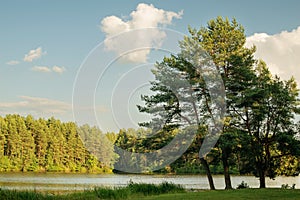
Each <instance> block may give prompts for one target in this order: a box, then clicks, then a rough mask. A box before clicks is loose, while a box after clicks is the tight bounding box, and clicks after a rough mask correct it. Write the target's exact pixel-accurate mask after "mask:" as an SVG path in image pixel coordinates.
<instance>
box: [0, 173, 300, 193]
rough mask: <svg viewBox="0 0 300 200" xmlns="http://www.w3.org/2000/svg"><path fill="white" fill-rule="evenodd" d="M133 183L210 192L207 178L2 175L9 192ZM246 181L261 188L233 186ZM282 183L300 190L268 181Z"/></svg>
mask: <svg viewBox="0 0 300 200" xmlns="http://www.w3.org/2000/svg"><path fill="white" fill-rule="evenodd" d="M130 180H132V181H133V182H137V183H155V184H157V183H161V182H165V181H167V182H172V183H175V184H181V185H183V186H184V187H185V188H188V189H191V188H194V189H208V182H207V178H206V176H202V175H96V174H57V173H47V174H43V173H0V187H1V188H8V189H30V190H34V189H36V190H60V191H63V190H84V189H91V188H93V187H95V186H109V187H114V186H125V185H126V184H127V183H128V182H129V181H130ZM214 181H215V186H216V188H217V189H224V187H225V185H224V178H223V176H214ZM242 181H245V182H246V183H247V184H248V185H250V187H252V188H256V187H258V186H259V181H258V179H257V178H255V177H253V176H232V185H233V187H236V186H237V185H238V184H240V183H241V182H242ZM282 184H289V185H290V186H291V185H293V184H296V188H297V189H299V188H300V177H277V178H276V180H270V179H267V187H278V188H280V187H281V185H282Z"/></svg>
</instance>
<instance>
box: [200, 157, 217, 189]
mask: <svg viewBox="0 0 300 200" xmlns="http://www.w3.org/2000/svg"><path fill="white" fill-rule="evenodd" d="M200 161H201V163H202V165H203V166H204V169H205V171H206V175H207V179H208V183H209V187H210V189H211V190H215V189H216V188H215V185H214V180H213V177H212V175H211V172H210V169H209V166H208V163H207V161H206V160H205V159H204V158H200Z"/></svg>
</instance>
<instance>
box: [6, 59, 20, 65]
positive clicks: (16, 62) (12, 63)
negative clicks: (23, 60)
mask: <svg viewBox="0 0 300 200" xmlns="http://www.w3.org/2000/svg"><path fill="white" fill-rule="evenodd" d="M19 63H20V62H19V61H17V60H11V61H8V62H7V63H6V64H7V65H17V64H19Z"/></svg>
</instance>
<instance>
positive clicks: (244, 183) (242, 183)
mask: <svg viewBox="0 0 300 200" xmlns="http://www.w3.org/2000/svg"><path fill="white" fill-rule="evenodd" d="M245 188H249V185H248V184H247V183H246V182H244V181H242V182H241V184H239V185H238V186H237V188H236V189H245Z"/></svg>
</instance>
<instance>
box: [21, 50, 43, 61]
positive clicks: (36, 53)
mask: <svg viewBox="0 0 300 200" xmlns="http://www.w3.org/2000/svg"><path fill="white" fill-rule="evenodd" d="M44 54H46V52H43V51H42V47H38V48H37V49H33V50H30V51H29V52H28V53H27V54H26V55H25V56H24V59H23V60H24V61H25V62H32V61H33V60H35V59H38V58H40V57H41V56H42V55H44Z"/></svg>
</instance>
